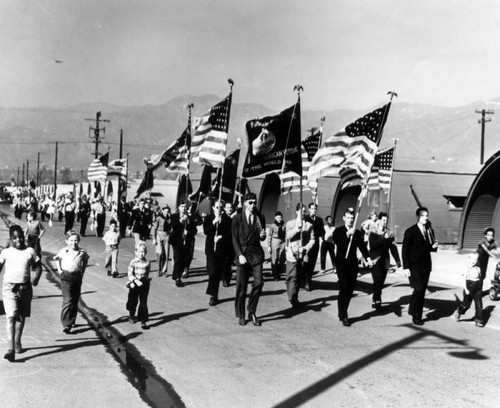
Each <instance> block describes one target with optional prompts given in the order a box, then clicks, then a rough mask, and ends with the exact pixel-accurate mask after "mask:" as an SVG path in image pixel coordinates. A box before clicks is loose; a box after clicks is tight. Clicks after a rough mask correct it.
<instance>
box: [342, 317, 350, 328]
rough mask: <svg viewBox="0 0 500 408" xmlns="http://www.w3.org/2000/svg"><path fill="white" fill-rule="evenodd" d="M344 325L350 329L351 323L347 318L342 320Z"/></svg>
mask: <svg viewBox="0 0 500 408" xmlns="http://www.w3.org/2000/svg"><path fill="white" fill-rule="evenodd" d="M341 322H342V325H343V326H345V327H349V326H350V325H351V323H350V322H349V319H348V318H347V317H346V318H345V319H341Z"/></svg>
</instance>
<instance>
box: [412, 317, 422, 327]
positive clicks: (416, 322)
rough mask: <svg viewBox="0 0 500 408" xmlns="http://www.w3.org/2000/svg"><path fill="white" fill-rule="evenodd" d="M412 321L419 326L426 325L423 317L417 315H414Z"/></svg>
mask: <svg viewBox="0 0 500 408" xmlns="http://www.w3.org/2000/svg"><path fill="white" fill-rule="evenodd" d="M412 322H413V324H416V325H417V326H423V325H424V321H423V320H422V319H419V318H417V317H414V318H413V319H412Z"/></svg>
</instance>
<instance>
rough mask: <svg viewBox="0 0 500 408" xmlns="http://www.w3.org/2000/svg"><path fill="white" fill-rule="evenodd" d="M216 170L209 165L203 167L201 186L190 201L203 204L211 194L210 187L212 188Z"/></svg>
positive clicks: (191, 196) (190, 197)
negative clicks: (213, 174)
mask: <svg viewBox="0 0 500 408" xmlns="http://www.w3.org/2000/svg"><path fill="white" fill-rule="evenodd" d="M214 170H215V169H214V168H213V167H211V166H208V165H205V166H203V172H202V173H201V179H200V186H199V187H198V190H196V191H195V192H194V193H193V194H191V195H190V196H189V200H190V201H194V202H197V203H201V202H202V201H203V200H204V199H205V198H206V197H208V195H209V193H210V187H211V186H212V173H213V172H214Z"/></svg>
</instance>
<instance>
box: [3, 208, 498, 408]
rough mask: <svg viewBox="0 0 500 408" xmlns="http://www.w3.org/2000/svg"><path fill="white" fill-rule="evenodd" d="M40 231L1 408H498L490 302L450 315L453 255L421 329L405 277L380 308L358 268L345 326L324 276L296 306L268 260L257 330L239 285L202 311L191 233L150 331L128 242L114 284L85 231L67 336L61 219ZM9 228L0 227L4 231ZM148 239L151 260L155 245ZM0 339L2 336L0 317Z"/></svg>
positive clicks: (439, 265)
mask: <svg viewBox="0 0 500 408" xmlns="http://www.w3.org/2000/svg"><path fill="white" fill-rule="evenodd" d="M3 209H4V210H7V208H6V207H4V208H3ZM47 229H48V233H47V234H46V235H45V237H44V238H43V240H42V248H43V250H44V254H45V255H46V258H45V259H46V260H47V262H46V268H47V270H46V271H45V272H44V275H43V278H42V279H41V281H40V284H39V286H38V287H37V288H35V299H34V300H33V304H32V317H31V319H29V321H28V322H27V325H26V332H25V337H24V347H25V348H27V351H26V352H25V353H23V354H21V355H18V356H17V358H18V362H16V363H8V362H7V361H5V360H1V361H0V395H1V396H2V397H1V398H2V404H1V405H2V406H9V407H63V406H64V407H68V406H71V407H122V406H123V405H126V406H128V407H147V406H156V407H169V406H179V407H182V406H187V407H195V408H197V407H214V408H215V407H217V408H220V407H299V406H304V407H401V406H405V407H427V406H429V407H431V406H432V407H465V406H476V407H487V406H488V407H491V406H497V402H496V401H497V396H496V392H495V389H496V386H497V378H498V372H499V370H500V363H499V359H498V358H497V356H498V352H499V349H500V330H499V329H500V324H499V323H500V318H499V317H498V316H496V314H498V311H496V310H495V305H496V302H492V301H490V300H489V299H487V297H485V301H484V306H485V308H486V309H487V311H486V314H487V316H488V317H489V318H488V321H487V324H486V327H485V328H482V329H480V328H476V327H475V326H474V321H473V314H472V313H473V312H472V310H471V311H469V312H468V314H466V315H465V318H464V320H463V321H461V322H458V323H457V322H455V320H454V319H453V318H452V314H453V311H454V310H455V309H456V306H457V301H456V299H457V296H461V291H460V290H459V289H457V288H456V285H458V284H459V282H460V279H459V270H460V267H461V265H462V264H463V261H464V259H463V257H464V256H463V255H458V254H457V253H456V252H455V251H452V250H449V251H440V252H439V253H438V254H436V255H435V256H434V261H435V272H434V273H433V275H431V280H432V281H433V282H432V284H431V286H430V288H429V292H428V294H427V302H426V311H425V317H426V323H425V325H424V326H421V327H419V326H415V325H413V324H411V319H410V317H409V316H408V314H407V307H408V300H409V295H410V293H411V289H410V288H409V286H408V282H407V279H406V278H405V277H404V276H403V275H402V273H400V272H396V273H394V274H391V275H390V276H389V278H388V280H387V287H386V288H385V289H384V293H383V301H384V309H383V311H382V313H375V312H374V311H373V310H372V309H371V277H370V275H369V274H366V275H363V276H362V277H360V278H359V281H358V285H357V288H356V291H355V297H354V298H353V300H352V302H351V306H350V309H349V311H350V318H351V319H352V321H353V325H352V326H351V327H343V326H342V325H341V324H340V322H339V321H338V319H337V304H336V300H337V294H338V292H337V278H336V275H335V274H334V273H332V271H329V272H327V273H326V274H323V275H316V276H315V278H314V280H313V283H314V286H313V289H314V290H313V291H311V292H304V291H301V292H300V295H299V297H300V300H301V301H302V302H303V303H304V307H303V308H302V309H301V310H299V311H294V310H292V309H291V308H290V307H289V303H288V301H287V298H286V293H285V285H284V282H283V281H280V282H274V281H272V280H271V277H270V274H269V270H268V268H267V269H266V282H265V286H264V293H263V296H262V298H261V301H260V304H259V309H258V315H259V316H260V318H261V320H262V326H261V327H254V326H253V325H252V324H248V325H246V326H239V325H238V320H237V319H236V318H235V317H234V291H235V288H234V281H233V285H232V286H230V287H229V288H221V293H220V299H221V303H220V304H219V305H217V306H215V307H210V306H208V296H207V295H205V290H206V285H207V276H206V272H205V270H204V268H203V266H204V264H205V260H204V254H203V250H202V249H203V245H204V239H203V234H202V233H201V232H200V233H199V234H198V237H197V241H196V252H195V259H194V261H193V267H194V268H193V269H194V270H193V272H192V273H191V276H190V277H189V278H188V279H186V280H185V283H186V286H185V287H183V288H177V287H175V285H174V282H173V281H172V280H171V278H170V277H169V278H163V277H162V278H160V277H156V273H155V272H153V281H152V286H151V292H150V297H149V310H150V315H151V319H150V322H149V325H150V329H149V330H142V329H141V328H140V325H139V324H135V325H132V324H129V323H128V321H127V318H126V317H127V312H126V310H125V302H126V297H127V289H126V288H125V282H126V279H125V272H126V268H127V265H128V263H129V262H130V260H131V259H132V257H133V245H134V242H133V239H132V238H126V239H124V240H123V241H122V243H121V245H120V255H119V270H120V272H121V274H120V277H118V278H115V279H113V278H111V277H108V276H106V273H105V272H104V269H103V260H104V245H103V243H102V241H101V239H99V238H97V237H93V236H87V237H84V238H83V239H82V243H81V246H82V247H83V248H86V249H87V250H88V252H89V254H90V256H91V258H90V266H89V268H88V270H87V273H86V275H85V278H84V285H83V289H82V291H83V295H82V300H83V302H82V305H81V312H82V313H83V314H81V315H80V316H79V319H78V322H77V323H78V324H79V326H78V327H77V328H76V329H75V334H72V335H65V334H64V333H62V327H61V325H60V323H59V308H60V303H61V296H60V290H59V288H58V283H57V280H56V279H55V278H54V276H53V274H52V273H51V272H50V267H51V262H50V254H53V253H55V252H57V251H58V250H59V249H60V248H62V247H63V246H64V242H63V236H62V235H63V234H62V232H63V225H62V224H59V223H57V222H56V223H55V224H54V227H52V228H47ZM200 231H201V229H200ZM5 234H6V231H5V228H4V227H3V228H0V239H2V238H3V237H4V236H5ZM148 247H149V253H148V258H149V259H151V260H153V259H154V249H153V246H152V244H151V242H150V241H149V243H148ZM155 266H156V264H153V269H154V270H155V271H156V267H155ZM170 271H171V266H170ZM2 320H4V319H2V318H0V321H2ZM0 340H2V341H3V342H4V341H5V327H4V324H3V323H0ZM4 402H5V403H6V405H4Z"/></svg>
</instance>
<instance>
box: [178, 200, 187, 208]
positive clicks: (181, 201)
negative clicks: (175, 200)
mask: <svg viewBox="0 0 500 408" xmlns="http://www.w3.org/2000/svg"><path fill="white" fill-rule="evenodd" d="M181 205H186V202H185V201H184V200H180V201H179V204H177V207H180V206H181Z"/></svg>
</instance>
